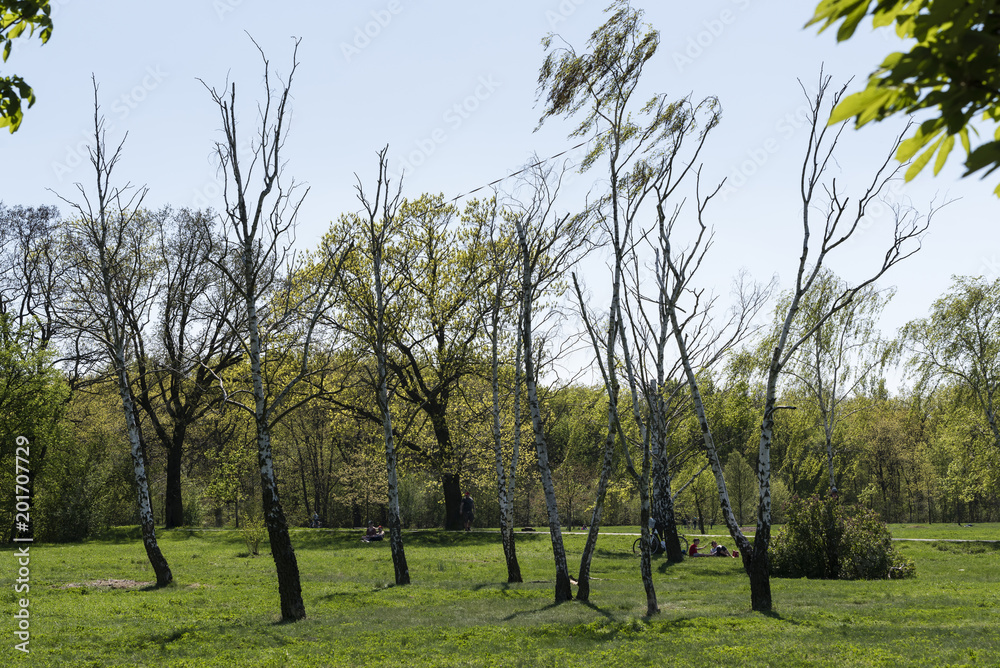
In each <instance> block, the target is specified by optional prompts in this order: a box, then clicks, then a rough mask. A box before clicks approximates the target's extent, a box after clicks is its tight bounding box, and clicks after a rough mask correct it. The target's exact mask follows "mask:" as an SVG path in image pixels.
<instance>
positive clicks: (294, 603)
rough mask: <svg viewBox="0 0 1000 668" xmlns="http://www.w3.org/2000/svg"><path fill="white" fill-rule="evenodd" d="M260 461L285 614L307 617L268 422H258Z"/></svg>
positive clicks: (291, 617) (292, 617) (266, 515)
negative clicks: (265, 424)
mask: <svg viewBox="0 0 1000 668" xmlns="http://www.w3.org/2000/svg"><path fill="white" fill-rule="evenodd" d="M257 463H258V464H259V465H260V486H261V493H262V497H263V499H262V501H263V508H264V522H265V524H266V525H267V537H268V540H269V542H270V543H271V557H272V558H273V559H274V567H275V569H276V570H277V573H278V598H279V599H280V601H281V618H282V619H284V620H289V621H295V620H298V619H305V616H306V607H305V603H304V602H303V600H302V585H301V583H300V582H299V564H298V560H297V559H296V558H295V549H294V548H293V547H292V540H291V536H290V535H289V533H288V522H287V520H286V519H285V513H284V511H283V510H282V508H281V501H280V500H279V498H278V481H277V479H276V477H275V475H274V461H273V458H272V456H271V433H270V431H268V429H267V427H266V426H264V425H261V426H258V432H257Z"/></svg>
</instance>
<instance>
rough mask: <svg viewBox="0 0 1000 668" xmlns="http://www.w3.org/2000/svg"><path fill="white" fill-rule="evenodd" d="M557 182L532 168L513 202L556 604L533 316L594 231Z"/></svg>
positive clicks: (562, 567) (568, 595)
mask: <svg viewBox="0 0 1000 668" xmlns="http://www.w3.org/2000/svg"><path fill="white" fill-rule="evenodd" d="M561 183H562V181H561V175H557V174H556V173H555V172H554V170H553V169H552V168H546V167H544V166H541V165H538V164H537V163H536V166H534V167H532V168H531V170H529V172H528V176H527V178H526V179H525V181H524V183H523V186H524V187H525V189H526V190H527V192H526V196H525V197H524V200H525V201H523V202H518V201H517V199H516V198H515V200H514V202H513V203H512V207H511V211H512V220H513V225H514V231H515V235H516V239H517V248H518V255H519V261H518V267H517V271H518V274H519V276H520V278H519V286H518V288H519V293H520V313H519V317H518V321H519V332H518V334H519V337H520V339H521V348H522V356H521V364H522V366H523V370H524V384H525V392H526V400H527V406H528V412H529V414H530V417H531V429H532V434H533V436H534V441H535V454H536V455H537V458H538V472H539V476H540V477H541V482H542V490H543V491H544V494H545V508H546V514H547V516H548V523H549V536H550V538H551V541H552V554H553V558H554V560H555V567H556V581H555V601H556V603H561V602H563V601H569V600H572V598H573V590H572V586H571V582H570V577H569V569H568V567H567V564H566V549H565V547H564V546H563V540H562V529H561V525H560V520H559V508H558V505H557V503H556V492H555V486H554V485H553V482H552V469H551V467H550V466H549V454H548V441H547V438H546V434H545V425H544V422H543V420H542V411H541V405H540V403H539V399H538V361H537V355H538V354H539V350H538V346H539V342H538V341H537V339H536V336H537V333H538V332H537V327H538V322H536V317H537V315H538V312H537V309H538V306H539V304H540V302H541V300H542V299H543V298H545V297H546V296H547V295H549V294H551V291H552V290H553V288H554V287H555V286H556V283H557V282H558V281H559V279H560V278H561V277H562V276H564V275H565V274H566V273H567V272H568V271H569V269H570V268H571V267H572V266H573V264H574V263H575V262H576V261H577V260H578V259H579V258H580V256H581V254H582V253H583V252H585V251H586V250H587V248H588V246H589V244H590V234H591V230H592V222H591V219H590V216H589V214H587V213H584V214H578V215H569V214H563V213H559V212H558V211H557V210H556V195H557V194H558V192H559V188H560V186H561ZM543 318H544V315H543Z"/></svg>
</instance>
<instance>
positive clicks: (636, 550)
mask: <svg viewBox="0 0 1000 668" xmlns="http://www.w3.org/2000/svg"><path fill="white" fill-rule="evenodd" d="M677 538H678V540H680V542H681V551H682V552H683V553H684V554H687V551H688V539H687V538H685V537H684V534H681V533H679V534H677ZM641 541H642V536H639V537H638V538H636V539H635V542H634V543H632V554H635V555H638V554H641V553H642V545H641ZM663 551H664V547H663V543H662V542H661V541H660V539H659V537H658V536H656V535H655V534H654V535H652V536H650V537H649V554H650V555H651V556H655V555H657V554H659V553H660V552H663Z"/></svg>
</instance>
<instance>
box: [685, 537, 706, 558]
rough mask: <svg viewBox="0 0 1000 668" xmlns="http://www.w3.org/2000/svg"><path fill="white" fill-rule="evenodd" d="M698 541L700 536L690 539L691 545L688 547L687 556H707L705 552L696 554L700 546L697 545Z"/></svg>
mask: <svg viewBox="0 0 1000 668" xmlns="http://www.w3.org/2000/svg"><path fill="white" fill-rule="evenodd" d="M699 542H701V539H700V538H695V539H694V540H692V541H691V547H689V548H688V556H689V557H707V556H708V555H707V554H698V550H700V549H701V546H700V545H698V543H699Z"/></svg>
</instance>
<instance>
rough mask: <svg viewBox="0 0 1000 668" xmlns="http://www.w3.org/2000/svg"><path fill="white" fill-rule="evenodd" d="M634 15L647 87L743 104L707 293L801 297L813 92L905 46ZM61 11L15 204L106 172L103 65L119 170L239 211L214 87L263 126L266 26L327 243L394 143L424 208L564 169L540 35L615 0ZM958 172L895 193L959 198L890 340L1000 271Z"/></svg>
mask: <svg viewBox="0 0 1000 668" xmlns="http://www.w3.org/2000/svg"><path fill="white" fill-rule="evenodd" d="M635 4H636V5H637V6H640V7H643V8H644V9H646V16H645V18H646V19H647V20H648V21H649V22H650V23H652V24H653V26H654V27H656V28H657V29H659V30H660V32H661V44H660V47H659V51H658V53H657V56H656V57H655V59H654V60H653V61H651V63H650V65H649V67H648V69H647V72H646V74H645V83H644V86H646V90H647V92H648V93H650V94H651V93H653V92H666V93H668V94H670V95H671V96H676V97H682V96H685V95H688V94H690V95H691V96H692V97H693V98H694V99H701V98H703V97H705V96H708V95H715V96H718V98H719V99H720V101H721V103H722V107H723V120H722V124H721V125H720V126H719V128H718V129H717V130H716V131H715V133H714V134H713V136H712V138H711V139H710V142H709V145H708V147H707V149H706V151H707V152H706V153H705V154H704V163H705V167H704V174H705V177H706V178H708V179H710V180H714V181H715V182H718V181H720V180H721V179H723V178H726V179H727V180H728V186H729V187H727V189H726V191H725V196H724V197H720V198H718V200H717V202H716V203H715V205H714V206H713V208H712V209H710V210H709V214H708V220H709V221H710V222H711V223H712V224H713V225H714V226H715V228H716V242H715V243H716V245H715V248H714V251H713V254H712V256H711V257H712V260H711V265H710V266H709V267H706V270H705V274H704V283H705V284H707V285H709V286H712V287H714V288H715V289H716V290H717V291H718V292H720V293H724V292H726V291H727V290H728V284H729V281H730V280H731V278H732V277H733V275H734V274H735V273H736V272H737V271H738V270H739V269H740V268H741V267H745V268H747V269H748V270H749V271H750V272H751V274H752V275H753V276H754V277H756V278H757V279H758V280H763V281H767V280H769V279H770V277H771V276H772V275H775V274H776V275H777V276H778V277H779V281H780V283H781V285H782V287H786V286H787V281H789V280H790V279H791V278H792V271H793V269H794V266H795V261H796V258H797V249H796V246H797V245H798V244H799V243H800V241H799V236H798V235H799V230H800V221H801V218H800V209H801V205H800V202H799V200H798V170H799V168H800V166H801V161H802V157H803V150H804V145H805V141H806V138H807V133H806V129H805V125H804V124H803V122H802V111H803V105H804V103H805V98H804V96H803V93H802V90H801V89H800V85H799V83H798V81H797V80H798V79H801V80H802V82H803V83H804V85H805V86H806V88H807V89H809V90H812V89H814V87H815V82H816V81H817V79H818V75H819V69H820V66H821V64H824V63H825V69H826V72H827V73H828V74H831V75H833V81H834V83H835V84H838V85H839V84H843V83H846V82H847V81H848V79H850V78H851V77H854V82H853V84H852V85H851V90H857V89H858V88H860V87H861V86H862V85H863V83H864V80H865V78H866V76H867V75H868V73H869V72H870V71H871V70H873V69H874V68H875V66H876V65H877V64H878V63H879V62H880V61H881V59H882V58H883V57H884V56H885V55H886V54H888V53H889V52H890V51H892V50H897V49H899V48H900V42H899V41H898V40H897V39H896V37H895V35H894V34H893V33H891V32H890V31H880V32H878V33H868V34H859V35H858V36H857V37H856V38H855V39H853V40H852V41H850V42H848V43H845V44H840V45H837V44H836V43H835V41H834V36H833V34H832V33H824V34H822V35H817V34H816V31H815V29H804V28H803V26H804V24H805V23H806V21H807V20H808V19H809V18H810V16H811V14H812V3H810V2H805V3H802V2H790V1H781V2H779V1H771V2H764V1H763V0H708V1H703V2H698V3H692V2H656V3H653V2H637V3H635ZM53 5H54V22H55V29H54V31H53V35H52V39H51V41H50V42H49V43H48V44H47V45H44V46H40V45H39V44H38V43H37V40H34V41H33V42H31V43H25V44H21V45H18V47H17V48H16V49H15V51H14V53H13V54H12V55H11V58H10V60H9V61H8V62H7V63H6V64H5V65H4V66H3V71H4V72H17V73H19V74H21V75H22V76H24V77H25V78H26V79H27V80H28V81H29V82H30V83H31V84H32V85H33V86H34V88H35V91H36V94H37V96H38V102H37V104H36V105H35V106H34V107H33V108H32V109H31V110H30V111H29V112H28V114H27V115H26V119H25V121H24V123H23V125H22V127H21V130H20V131H18V132H17V133H16V134H15V135H9V136H8V135H4V136H2V137H0V151H2V153H0V155H2V156H3V160H2V162H0V184H2V185H0V199H2V200H3V201H4V202H5V203H6V204H8V205H12V204H26V205H28V204H41V203H46V204H58V203H59V202H58V200H57V198H56V196H55V195H54V194H53V192H52V191H54V192H55V193H58V194H59V195H63V196H66V197H70V198H72V197H74V196H75V195H76V192H75V189H74V185H73V184H74V183H75V182H78V181H80V182H84V184H85V185H86V184H87V183H88V182H89V180H91V179H92V176H91V174H90V172H89V171H88V169H87V168H86V165H85V162H86V144H87V142H88V141H89V139H90V135H91V134H92V118H93V106H92V105H93V90H92V84H91V75H92V74H93V76H94V77H96V79H97V81H98V83H99V85H100V92H99V98H100V104H101V108H102V111H103V113H104V115H105V116H106V118H107V122H108V128H109V133H108V140H109V143H110V142H115V143H116V142H117V141H118V140H120V138H121V137H122V136H124V133H126V132H127V133H128V139H127V142H126V145H125V149H124V159H123V161H122V163H121V165H120V167H119V170H120V171H119V176H120V177H121V178H122V179H123V180H128V181H130V182H131V183H133V184H136V185H146V186H147V187H148V188H149V195H148V197H147V204H149V205H153V206H160V205H163V204H167V203H169V204H172V205H173V206H175V207H184V206H194V207H202V206H216V207H218V205H219V197H218V196H219V188H218V183H219V180H218V176H217V174H216V172H215V167H214V163H213V162H212V160H211V154H212V146H213V142H214V141H215V140H216V139H217V138H218V137H219V134H218V128H219V120H218V112H217V110H216V109H215V108H214V107H213V104H212V101H211V98H210V96H209V93H208V92H207V90H206V89H205V84H207V85H209V86H213V87H222V86H224V85H225V83H226V81H227V78H228V81H230V82H235V83H236V84H237V95H238V99H239V100H240V102H241V105H242V111H241V120H242V121H243V124H244V130H245V131H249V130H250V128H251V123H252V121H253V120H254V117H255V104H256V102H257V100H259V99H260V97H261V92H262V88H261V86H262V65H261V61H260V56H259V54H258V53H257V51H256V49H255V47H254V46H253V44H252V43H251V41H250V38H249V37H248V33H249V34H250V35H252V36H253V37H254V39H255V40H256V41H257V42H258V43H259V44H260V45H261V47H262V48H263V49H264V51H265V53H266V54H267V56H268V57H269V58H270V60H271V63H272V66H273V68H274V69H275V70H276V71H277V72H279V73H281V74H287V72H288V70H289V65H290V60H291V53H292V45H293V40H292V36H296V37H300V38H301V40H302V42H301V46H300V49H299V59H300V61H301V64H300V67H299V69H298V70H297V71H296V74H295V80H294V83H293V86H292V94H293V122H292V127H291V132H290V134H289V136H288V143H287V146H286V149H287V150H286V154H285V156H286V159H287V166H286V170H287V171H286V173H287V174H288V175H289V176H293V177H295V179H296V180H297V181H299V182H302V183H305V184H307V185H308V186H309V187H310V192H309V194H308V197H307V199H306V201H305V204H304V206H303V208H302V210H301V214H300V219H299V227H298V240H299V243H300V244H301V245H303V246H308V245H309V244H311V243H314V242H315V241H316V239H317V238H318V236H319V235H320V234H322V233H323V232H324V231H325V230H326V229H327V227H328V226H329V223H330V221H332V220H334V219H336V218H337V217H338V216H339V215H340V214H341V213H343V212H346V211H353V210H356V209H357V208H358V205H357V202H356V200H355V199H354V190H353V187H354V183H355V174H358V175H360V176H361V178H363V179H370V178H371V175H372V174H373V173H374V170H375V168H376V161H375V154H376V151H377V150H379V149H380V148H382V147H383V146H385V145H386V144H388V145H389V150H390V165H391V167H393V168H394V171H398V170H399V169H400V168H401V167H402V166H404V165H405V166H407V170H406V178H405V180H404V193H405V194H407V195H409V196H413V197H416V196H418V195H419V194H420V193H422V192H435V193H436V192H442V193H444V194H445V196H447V197H453V196H457V195H460V194H462V193H465V192H468V191H470V190H472V189H474V188H476V187H478V186H481V185H483V184H485V183H488V182H490V181H493V180H495V179H497V178H501V177H504V176H506V175H508V174H510V173H512V172H513V171H515V170H516V169H518V168H519V167H520V166H521V165H523V164H525V163H526V162H527V161H528V160H529V159H530V157H531V156H532V154H534V153H537V154H538V155H539V156H542V157H545V156H549V155H554V154H556V153H559V152H560V151H563V150H565V149H567V148H569V147H570V146H572V145H573V144H576V143H577V141H578V140H575V139H571V138H569V137H568V135H569V133H570V131H571V129H572V127H573V124H572V123H570V122H567V121H562V120H560V119H551V120H549V121H547V122H546V124H545V125H544V126H543V127H542V128H541V129H540V130H538V131H535V128H536V125H537V121H538V117H539V115H540V109H539V107H538V106H537V105H536V79H537V73H538V68H539V66H540V64H541V62H542V60H543V58H544V52H543V50H542V47H541V44H540V41H541V39H542V37H543V36H544V35H545V34H546V33H548V32H556V33H559V34H560V35H561V36H562V37H563V38H564V39H565V40H566V41H568V42H569V43H572V44H574V45H576V46H578V47H582V46H583V45H584V42H585V40H586V38H587V36H588V35H589V34H590V32H591V31H592V30H594V29H595V28H596V27H597V26H598V25H600V24H601V23H602V22H603V20H604V14H603V10H604V9H605V7H606V2H605V1H597V0H562V1H561V2H560V1H559V0H541V1H532V2H528V1H527V0H512V1H508V2H505V3H479V2H455V1H451V0H445V1H441V2H435V3H430V2H426V1H425V2H417V1H415V0H379V1H377V2H351V3H347V2H312V1H308V2H296V3H285V4H282V5H277V4H276V3H273V2H267V3H265V2H263V1H260V0H202V1H201V2H183V3H176V2H172V3H165V2H158V3H137V2H125V1H122V0H91V1H89V2H82V1H81V0H54V2H53ZM276 7H280V8H281V9H280V11H279V10H278V9H276ZM21 41H23V40H21ZM202 81H204V84H203V83H202ZM901 123H902V120H900V121H899V122H886V123H882V124H878V125H871V126H870V127H866V128H864V129H862V130H861V131H853V130H851V131H849V132H847V133H845V136H844V140H843V146H842V150H841V151H840V152H839V153H838V159H837V162H836V164H835V165H834V171H833V173H834V174H835V175H836V176H837V178H838V181H839V182H840V183H841V184H845V185H846V184H850V183H854V182H858V180H859V179H863V178H867V177H870V175H871V173H872V169H873V167H874V165H876V164H877V163H878V162H880V161H881V160H882V159H883V158H884V156H885V154H886V153H887V152H888V150H889V148H890V146H891V143H892V140H893V137H894V134H895V133H897V132H898V131H899V130H901V127H902V126H901ZM575 155H579V152H576V153H575ZM956 157H957V154H956ZM953 162H954V163H955V164H953V165H951V166H949V167H947V168H946V169H945V171H944V172H942V174H940V175H939V176H938V177H936V178H931V177H930V175H922V176H921V177H919V178H918V179H917V180H916V181H914V182H913V183H910V184H906V185H905V186H903V185H900V186H898V187H894V188H893V189H892V192H891V197H892V198H893V200H894V201H897V202H912V203H913V205H914V206H916V207H917V208H918V209H920V210H922V211H926V210H927V208H928V205H929V203H930V202H931V201H932V200H933V199H935V198H936V199H937V200H938V201H941V200H944V199H956V198H958V201H956V202H954V203H953V204H951V205H949V206H948V207H946V208H945V209H943V210H941V211H940V212H939V213H938V214H937V216H936V217H935V219H934V222H933V225H932V228H931V231H930V232H929V234H928V235H927V237H926V239H925V241H924V249H923V250H922V251H921V252H920V253H918V255H917V256H915V257H914V258H912V259H910V260H908V261H907V262H906V263H905V264H904V265H903V266H900V267H899V268H897V270H895V271H893V272H892V273H891V274H890V275H889V276H887V279H886V280H885V281H884V282H883V284H884V285H896V286H897V288H898V293H897V296H896V298H895V299H894V301H893V303H892V304H891V305H890V307H889V308H888V310H887V311H886V314H885V319H884V324H883V328H884V329H885V330H886V331H887V332H890V333H891V332H892V331H893V330H895V328H896V327H898V326H900V325H902V324H904V323H905V322H906V321H907V320H909V319H911V318H914V317H918V316H923V315H926V313H927V309H928V307H929V306H930V304H931V302H932V301H933V300H934V299H935V298H936V297H937V296H939V295H940V294H941V293H943V292H944V291H945V290H946V289H947V287H948V285H949V283H950V276H952V275H953V274H983V273H985V274H987V275H990V276H992V277H995V276H996V275H997V274H998V272H1000V249H998V244H997V240H998V233H997V230H998V227H997V222H996V221H997V217H996V213H997V210H998V209H997V205H998V202H997V200H996V199H995V198H994V197H993V196H992V195H991V191H992V189H993V186H994V185H995V184H994V183H992V182H989V181H987V182H983V181H979V180H978V179H964V180H962V179H959V178H958V177H959V174H960V173H961V170H960V165H959V164H958V163H957V161H955V160H954V159H953ZM594 178H596V175H590V174H587V175H585V176H583V177H579V181H578V183H579V184H580V186H581V187H583V186H589V185H591V184H592V182H593V179H594ZM61 208H62V210H63V211H64V213H68V211H69V209H68V207H67V206H65V205H63V206H62V207H61ZM876 213H878V212H876ZM887 219H888V216H887V215H886V214H885V213H884V211H883V212H882V213H881V215H874V216H872V220H871V221H869V222H867V223H866V226H865V231H864V233H863V234H862V235H860V237H859V239H858V241H857V242H855V243H852V244H851V245H850V247H849V248H847V249H845V251H844V252H842V253H839V254H838V255H835V256H833V257H831V260H830V266H831V268H833V269H834V270H835V271H837V272H838V273H841V274H842V275H845V276H860V275H862V274H863V273H864V272H865V268H866V267H869V266H871V263H873V262H875V261H877V260H878V258H879V257H880V255H881V251H882V247H881V245H880V242H879V239H880V238H881V237H880V234H881V232H880V230H881V229H882V228H883V227H884V223H885V222H887ZM591 266H592V267H595V268H594V269H592V270H591V271H590V272H588V273H589V277H588V280H589V281H590V282H591V283H592V284H593V285H594V286H597V285H599V284H600V283H601V275H600V271H599V269H600V263H599V262H598V263H591ZM599 292H600V290H599V288H596V287H595V293H596V294H599Z"/></svg>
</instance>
